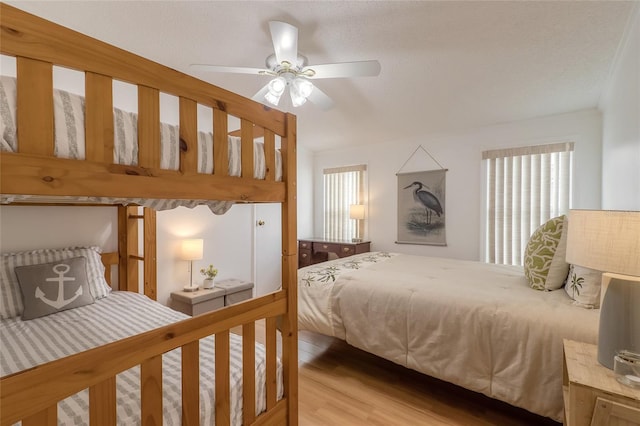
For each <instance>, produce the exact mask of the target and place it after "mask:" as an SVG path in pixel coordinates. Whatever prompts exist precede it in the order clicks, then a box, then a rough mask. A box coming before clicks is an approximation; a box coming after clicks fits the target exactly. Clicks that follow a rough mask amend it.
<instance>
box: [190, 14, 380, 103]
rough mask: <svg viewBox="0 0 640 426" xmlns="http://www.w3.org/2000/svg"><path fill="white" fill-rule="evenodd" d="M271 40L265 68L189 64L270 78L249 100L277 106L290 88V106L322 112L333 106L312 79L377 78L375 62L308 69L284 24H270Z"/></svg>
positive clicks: (289, 28) (295, 39)
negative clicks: (307, 106) (310, 106)
mask: <svg viewBox="0 0 640 426" xmlns="http://www.w3.org/2000/svg"><path fill="white" fill-rule="evenodd" d="M269 29H270V31H271V40H272V42H273V49H274V53H273V54H272V55H269V56H268V57H267V59H266V68H250V67H232V66H219V65H208V64H191V65H190V67H191V68H192V69H196V70H201V71H209V72H226V73H239V74H256V75H268V76H272V77H273V78H272V79H271V80H270V81H269V82H268V83H267V84H265V85H264V87H262V88H261V89H260V90H259V91H258V92H257V93H256V94H255V95H253V97H252V99H253V100H255V101H258V102H262V103H264V102H265V101H266V102H268V103H270V104H272V105H276V106H277V105H278V104H279V102H280V98H281V97H282V95H283V94H284V92H285V90H286V89H287V88H289V94H290V96H291V104H292V105H293V106H294V107H298V106H301V105H303V104H304V103H305V102H306V101H307V100H309V101H311V102H312V103H313V104H315V105H317V106H318V107H320V108H321V109H323V110H328V109H329V108H331V107H332V106H333V105H334V103H333V100H331V98H330V97H329V96H328V95H327V94H326V93H324V92H323V91H322V90H320V89H319V88H318V87H316V86H315V85H314V84H313V83H312V81H311V80H314V79H322V78H345V77H364V76H377V75H378V74H380V63H379V62H378V61H375V60H373V61H358V62H340V63H333V64H321V65H313V66H309V64H308V60H307V58H306V57H305V56H303V55H301V54H300V53H298V28H296V27H294V26H293V25H291V24H287V23H286V22H279V21H270V22H269Z"/></svg>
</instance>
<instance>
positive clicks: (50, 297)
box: [15, 257, 94, 320]
mask: <svg viewBox="0 0 640 426" xmlns="http://www.w3.org/2000/svg"><path fill="white" fill-rule="evenodd" d="M15 271H16V275H17V277H18V283H19V284H20V290H21V292H22V303H23V305H24V310H23V311H22V319H23V320H30V319H34V318H39V317H43V316H45V315H50V314H55V313H56V312H60V311H64V310H67V309H71V308H77V307H80V306H84V305H89V304H91V303H93V301H94V299H93V296H92V295H91V291H89V283H88V280H87V259H86V258H84V257H74V258H71V259H66V260H59V261H57V262H51V263H42V264H39V265H30V266H18V267H16V268H15Z"/></svg>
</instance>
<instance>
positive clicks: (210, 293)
mask: <svg viewBox="0 0 640 426" xmlns="http://www.w3.org/2000/svg"><path fill="white" fill-rule="evenodd" d="M225 293H226V291H225V289H223V288H217V287H214V288H212V289H211V290H203V289H199V290H197V291H174V292H173V293H171V300H173V305H174V306H173V307H174V308H175V309H176V310H178V311H180V312H182V313H184V314H187V315H191V316H196V315H200V314H204V313H206V312H210V311H215V310H216V309H220V308H224V295H225Z"/></svg>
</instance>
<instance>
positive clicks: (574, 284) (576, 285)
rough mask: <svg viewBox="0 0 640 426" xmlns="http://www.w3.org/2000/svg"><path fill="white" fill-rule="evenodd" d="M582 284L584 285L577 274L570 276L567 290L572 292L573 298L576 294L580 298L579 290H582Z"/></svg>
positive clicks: (582, 279)
mask: <svg viewBox="0 0 640 426" xmlns="http://www.w3.org/2000/svg"><path fill="white" fill-rule="evenodd" d="M582 283H584V278H582V277H579V276H578V274H575V273H574V274H573V275H572V276H571V284H570V286H569V288H570V289H571V290H573V296H574V297H575V295H576V293H578V296H580V289H581V288H582Z"/></svg>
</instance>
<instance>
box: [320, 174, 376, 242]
mask: <svg viewBox="0 0 640 426" xmlns="http://www.w3.org/2000/svg"><path fill="white" fill-rule="evenodd" d="M366 170H367V166H366V165H364V164H361V165H356V166H346V167H335V168H330V169H324V170H323V174H324V238H326V239H336V240H347V239H351V238H355V237H356V221H355V220H351V219H350V218H349V206H350V205H351V204H362V202H363V199H364V172H365V171H366Z"/></svg>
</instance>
